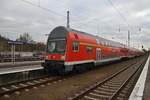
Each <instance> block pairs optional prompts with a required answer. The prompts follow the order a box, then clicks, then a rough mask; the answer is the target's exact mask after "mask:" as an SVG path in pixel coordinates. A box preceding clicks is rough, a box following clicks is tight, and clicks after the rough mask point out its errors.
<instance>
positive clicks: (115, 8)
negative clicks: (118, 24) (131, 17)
mask: <svg viewBox="0 0 150 100" xmlns="http://www.w3.org/2000/svg"><path fill="white" fill-rule="evenodd" d="M107 1H108V2H109V3H110V5H111V6H112V7H113V8H114V10H115V11H116V12H117V13H118V14H119V16H120V18H122V19H123V20H124V22H125V23H126V24H127V26H128V27H129V26H130V24H129V23H128V21H127V19H126V17H125V16H124V15H123V14H122V13H121V12H120V10H118V8H117V7H116V6H115V5H114V3H113V2H112V1H111V0H107Z"/></svg>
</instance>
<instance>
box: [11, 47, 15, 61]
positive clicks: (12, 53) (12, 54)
mask: <svg viewBox="0 0 150 100" xmlns="http://www.w3.org/2000/svg"><path fill="white" fill-rule="evenodd" d="M13 48H14V46H13V44H12V45H11V62H12V63H13V58H14V57H13V56H14V52H13V50H14V49H13Z"/></svg>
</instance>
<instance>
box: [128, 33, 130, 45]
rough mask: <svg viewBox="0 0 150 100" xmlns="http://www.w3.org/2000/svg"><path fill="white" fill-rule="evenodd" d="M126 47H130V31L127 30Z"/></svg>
mask: <svg viewBox="0 0 150 100" xmlns="http://www.w3.org/2000/svg"><path fill="white" fill-rule="evenodd" d="M128 46H129V47H130V31H129V30H128Z"/></svg>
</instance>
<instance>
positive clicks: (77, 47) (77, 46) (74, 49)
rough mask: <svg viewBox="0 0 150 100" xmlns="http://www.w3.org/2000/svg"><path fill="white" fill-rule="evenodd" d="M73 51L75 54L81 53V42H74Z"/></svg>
mask: <svg viewBox="0 0 150 100" xmlns="http://www.w3.org/2000/svg"><path fill="white" fill-rule="evenodd" d="M72 50H73V51H74V52H78V51H79V42H77V41H74V42H73V45H72Z"/></svg>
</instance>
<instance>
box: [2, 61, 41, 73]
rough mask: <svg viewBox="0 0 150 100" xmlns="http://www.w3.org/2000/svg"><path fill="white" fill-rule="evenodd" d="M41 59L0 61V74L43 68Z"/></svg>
mask: <svg viewBox="0 0 150 100" xmlns="http://www.w3.org/2000/svg"><path fill="white" fill-rule="evenodd" d="M42 62H43V61H42V60H40V61H25V62H15V63H12V62H7V63H0V75H4V74H12V73H18V72H25V71H33V70H40V69H43V67H42V66H41V63H42Z"/></svg>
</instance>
